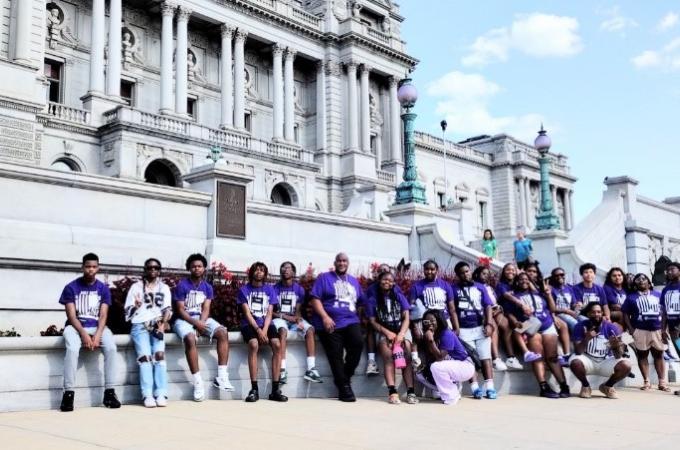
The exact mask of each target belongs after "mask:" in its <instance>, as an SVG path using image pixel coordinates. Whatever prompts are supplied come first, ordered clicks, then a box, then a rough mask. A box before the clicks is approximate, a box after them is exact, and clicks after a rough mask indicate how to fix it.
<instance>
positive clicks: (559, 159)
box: [512, 147, 569, 174]
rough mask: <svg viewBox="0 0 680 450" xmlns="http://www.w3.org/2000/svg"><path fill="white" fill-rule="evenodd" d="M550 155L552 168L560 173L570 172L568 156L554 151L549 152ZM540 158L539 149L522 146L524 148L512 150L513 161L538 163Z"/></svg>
mask: <svg viewBox="0 0 680 450" xmlns="http://www.w3.org/2000/svg"><path fill="white" fill-rule="evenodd" d="M548 156H549V157H550V169H551V170H554V171H555V172H560V173H566V174H568V173H569V165H567V163H566V158H565V157H564V156H563V155H558V154H554V153H548ZM539 158H540V154H539V153H538V150H536V149H533V148H528V147H527V148H522V149H517V150H515V151H514V152H512V161H513V162H520V161H530V162H534V163H536V164H538V159H539Z"/></svg>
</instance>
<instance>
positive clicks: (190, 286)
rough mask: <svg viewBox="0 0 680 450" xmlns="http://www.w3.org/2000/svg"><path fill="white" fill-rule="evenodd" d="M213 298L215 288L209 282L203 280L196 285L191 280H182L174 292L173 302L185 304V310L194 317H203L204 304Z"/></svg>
mask: <svg viewBox="0 0 680 450" xmlns="http://www.w3.org/2000/svg"><path fill="white" fill-rule="evenodd" d="M213 297H214V293H213V288H212V286H211V285H210V284H209V283H208V282H207V281H205V280H201V281H199V282H198V283H197V284H194V283H193V282H192V281H191V279H189V278H184V279H182V280H180V282H179V283H177V286H175V289H174V291H173V292H172V302H173V303H177V302H184V310H185V311H186V312H187V314H189V315H190V316H194V317H195V316H200V315H201V311H203V303H204V302H205V301H209V300H212V299H213Z"/></svg>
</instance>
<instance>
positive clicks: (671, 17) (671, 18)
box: [656, 12, 680, 32]
mask: <svg viewBox="0 0 680 450" xmlns="http://www.w3.org/2000/svg"><path fill="white" fill-rule="evenodd" d="M679 22H680V16H678V14H677V13H674V12H669V13H666V15H665V16H663V17H662V18H661V20H659V23H658V24H657V25H656V30H657V31H659V32H664V31H668V30H670V29H671V28H675V26H676V25H677V24H678V23H679Z"/></svg>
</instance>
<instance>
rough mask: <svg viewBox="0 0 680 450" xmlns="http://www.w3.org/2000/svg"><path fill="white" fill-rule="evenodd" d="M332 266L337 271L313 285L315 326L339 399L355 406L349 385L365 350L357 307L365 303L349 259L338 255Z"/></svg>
mask: <svg viewBox="0 0 680 450" xmlns="http://www.w3.org/2000/svg"><path fill="white" fill-rule="evenodd" d="M333 265H334V270H332V271H330V272H326V273H322V274H321V275H319V276H318V277H317V279H316V281H315V282H314V287H313V288H312V292H311V294H310V296H311V298H312V300H311V306H312V309H313V310H314V315H313V316H312V325H314V327H315V328H316V330H317V332H318V334H319V339H320V340H321V345H323V348H324V350H325V351H326V357H327V358H328V364H329V365H330V366H331V372H333V380H334V382H335V385H336V386H337V388H338V399H339V400H340V401H343V402H355V401H356V397H355V396H354V392H353V391H352V386H351V384H350V382H351V378H352V375H354V371H355V370H356V368H357V366H358V365H359V360H360V359H361V351H362V348H363V339H362V337H361V327H360V325H359V316H358V315H357V305H358V304H360V303H362V302H363V300H364V299H363V293H362V290H361V285H360V284H359V282H358V281H357V279H356V278H354V277H353V276H352V275H350V274H348V273H347V269H348V268H349V257H348V256H347V255H346V254H345V253H338V254H337V255H336V256H335V261H334V263H333Z"/></svg>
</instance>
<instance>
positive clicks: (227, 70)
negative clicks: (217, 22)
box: [220, 23, 234, 128]
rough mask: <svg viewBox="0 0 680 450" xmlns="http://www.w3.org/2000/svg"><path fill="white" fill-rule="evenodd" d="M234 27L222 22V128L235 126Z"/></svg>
mask: <svg viewBox="0 0 680 450" xmlns="http://www.w3.org/2000/svg"><path fill="white" fill-rule="evenodd" d="M233 36H234V27H232V26H231V25H229V24H226V23H223V24H222V60H221V61H220V68H221V71H222V72H221V78H222V80H221V81H222V92H221V93H222V128H231V127H233V126H234V87H233V83H234V80H233V76H232V59H231V44H232V37H233Z"/></svg>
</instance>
